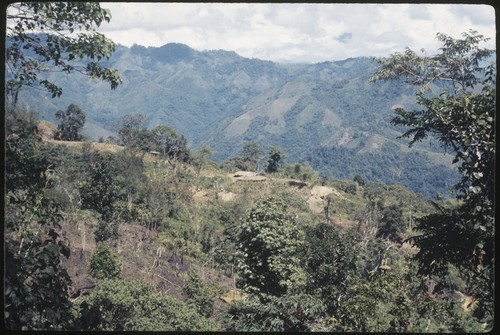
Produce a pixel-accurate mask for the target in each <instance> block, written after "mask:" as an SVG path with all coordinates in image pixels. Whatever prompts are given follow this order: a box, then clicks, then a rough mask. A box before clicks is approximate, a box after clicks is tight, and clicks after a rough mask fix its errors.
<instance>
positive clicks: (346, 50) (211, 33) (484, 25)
mask: <svg viewBox="0 0 500 335" xmlns="http://www.w3.org/2000/svg"><path fill="white" fill-rule="evenodd" d="M101 5H102V7H104V8H108V9H110V11H111V14H112V19H111V22H110V23H109V24H103V25H102V26H101V27H100V28H99V31H100V32H102V33H104V34H105V35H106V36H107V37H109V38H111V39H112V40H113V41H114V42H115V43H119V44H122V45H125V46H132V45H133V44H139V45H143V46H155V47H159V46H162V45H164V44H167V43H170V42H178V43H184V44H187V45H189V46H190V47H192V48H194V49H197V50H214V49H223V50H228V51H235V52H237V53H238V54H239V55H241V56H243V57H248V58H259V59H263V60H271V61H275V62H294V63H299V62H307V63H316V62H322V61H332V60H343V59H346V58H349V57H359V56H389V55H390V54H392V53H394V52H397V51H402V50H403V49H404V48H405V47H410V48H412V49H414V50H420V49H422V48H423V49H425V50H426V51H427V53H428V54H432V53H434V52H436V51H437V48H439V46H440V44H439V42H438V41H437V40H436V33H438V32H441V33H445V34H447V35H450V36H452V37H455V38H459V37H460V36H461V34H462V33H463V32H466V31H469V30H470V29H472V30H476V31H478V32H479V33H481V34H483V35H484V36H486V37H490V38H491V41H490V43H489V45H485V46H486V47H488V48H492V49H495V48H496V45H495V39H496V35H495V34H496V26H495V11H494V8H493V7H491V6H488V5H472V4H469V5H463V4H334V3H332V4H329V3H322V4H307V3H300V4H291V3H288V4H287V3H282V4H281V3H130V2H123V3H106V2H103V3H101Z"/></svg>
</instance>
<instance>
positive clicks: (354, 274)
mask: <svg viewBox="0 0 500 335" xmlns="http://www.w3.org/2000/svg"><path fill="white" fill-rule="evenodd" d="M358 240H359V236H356V234H355V233H353V232H350V231H347V232H343V231H341V230H339V229H338V228H335V226H333V225H330V224H327V223H319V224H318V225H316V226H313V227H309V228H308V229H307V230H306V243H305V244H304V252H303V253H302V255H303V258H304V263H305V269H306V273H307V276H308V280H307V283H308V284H307V292H308V293H310V294H313V295H316V296H318V297H320V298H321V300H322V301H324V304H325V305H326V309H327V312H328V313H330V314H332V315H336V313H337V310H338V308H339V306H340V305H342V304H343V300H344V299H345V297H346V296H347V294H348V291H349V289H350V288H351V287H352V286H353V285H354V284H355V283H357V282H359V281H360V280H361V278H360V276H359V271H358V268H357V263H358V261H357V259H358V254H359V252H360V250H359V247H358V245H357V242H359V241H358Z"/></svg>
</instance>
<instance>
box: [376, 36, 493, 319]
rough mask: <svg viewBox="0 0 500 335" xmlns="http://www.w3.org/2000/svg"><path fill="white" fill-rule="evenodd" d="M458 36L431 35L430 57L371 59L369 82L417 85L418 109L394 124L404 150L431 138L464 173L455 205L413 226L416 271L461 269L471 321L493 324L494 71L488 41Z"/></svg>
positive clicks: (399, 115) (411, 55) (404, 113)
mask: <svg viewBox="0 0 500 335" xmlns="http://www.w3.org/2000/svg"><path fill="white" fill-rule="evenodd" d="M462 37H463V38H462V39H453V38H451V37H449V36H447V35H445V34H440V33H439V34H437V38H438V40H439V41H440V42H442V44H443V47H442V48H441V49H440V53H438V54H436V55H435V56H426V55H424V56H419V55H418V54H416V53H415V52H413V51H411V50H409V49H407V50H406V51H405V52H404V53H396V54H394V55H392V56H391V57H389V58H388V59H377V61H378V62H379V64H380V66H379V69H378V71H377V73H375V75H374V76H373V77H372V78H371V79H372V80H390V79H399V78H403V79H405V81H406V82H408V83H410V84H413V85H418V86H420V88H419V90H418V91H417V94H416V96H417V102H418V103H419V104H420V105H421V106H422V107H423V109H422V110H416V111H407V110H405V109H402V108H399V109H396V111H395V112H396V116H395V117H394V118H393V120H392V123H393V124H396V125H403V126H406V127H409V130H408V131H407V132H405V133H404V134H403V135H402V136H403V137H407V138H411V141H410V145H411V144H413V143H415V142H418V141H422V140H423V139H425V138H426V137H427V136H428V135H430V134H432V135H433V136H435V137H436V138H437V139H438V140H439V141H440V142H441V144H442V146H443V147H444V148H446V149H451V150H452V151H453V152H454V154H455V159H454V163H458V170H459V172H460V173H461V175H462V178H461V180H460V181H459V182H458V183H457V184H456V186H455V190H456V191H457V193H458V196H457V198H458V199H459V200H460V202H461V203H460V205H459V206H457V207H456V208H454V209H451V210H450V209H444V208H439V209H438V212H437V213H436V214H432V215H429V216H426V217H424V218H422V219H420V220H418V221H417V224H416V227H415V229H416V230H417V231H418V232H419V234H418V235H417V236H415V237H412V238H411V239H410V241H411V242H412V243H413V244H415V245H416V246H417V247H418V248H419V252H418V254H417V256H416V257H417V259H418V260H419V261H420V263H421V265H422V266H421V271H420V272H421V273H424V274H440V275H443V274H444V273H446V272H447V268H448V264H453V265H455V266H457V267H458V268H460V269H461V270H462V275H463V276H464V277H466V278H468V281H469V284H470V286H469V287H470V289H471V291H473V292H471V293H473V294H474V295H475V296H476V297H477V298H478V299H479V300H480V301H481V307H480V308H478V309H477V310H476V315H477V316H478V317H479V318H481V319H483V320H490V321H491V320H492V303H493V301H492V299H491V297H492V296H493V295H492V294H491V293H492V291H493V282H492V274H493V268H494V230H495V229H494V223H495V220H494V208H493V206H494V184H495V183H494V180H495V178H494V177H495V168H494V163H495V130H494V128H495V127H494V118H495V111H496V98H495V97H496V89H495V83H496V76H495V71H496V70H495V69H496V65H495V63H490V65H487V64H488V61H489V59H490V57H491V56H492V55H493V53H494V51H493V50H489V49H485V48H480V44H481V43H483V42H485V41H487V40H488V39H487V38H485V37H484V36H483V35H480V34H478V33H477V32H475V31H469V32H468V33H464V34H462ZM493 62H494V60H493ZM436 82H437V83H439V82H440V83H451V87H450V88H449V89H448V90H447V91H444V92H442V93H440V94H439V95H435V94H433V92H431V91H430V84H432V83H436ZM478 87H479V88H480V89H478ZM438 207H439V206H438Z"/></svg>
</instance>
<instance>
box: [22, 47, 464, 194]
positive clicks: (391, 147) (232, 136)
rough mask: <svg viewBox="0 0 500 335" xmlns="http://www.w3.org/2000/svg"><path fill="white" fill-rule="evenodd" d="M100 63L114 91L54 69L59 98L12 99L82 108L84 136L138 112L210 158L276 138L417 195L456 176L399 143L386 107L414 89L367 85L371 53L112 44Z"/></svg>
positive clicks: (35, 94) (441, 162)
mask: <svg viewBox="0 0 500 335" xmlns="http://www.w3.org/2000/svg"><path fill="white" fill-rule="evenodd" d="M106 63H107V64H106V66H110V67H113V68H116V69H118V70H119V72H120V74H121V76H122V79H123V84H122V85H120V86H119V87H118V88H117V89H116V90H115V91H111V90H110V88H109V85H108V84H105V83H102V82H99V81H94V80H91V79H88V78H86V77H83V76H78V75H75V74H71V75H65V74H60V73H59V74H55V73H54V74H50V76H51V78H50V80H53V81H54V82H56V83H57V84H58V85H60V86H61V87H63V94H62V96H61V97H60V98H56V99H51V98H50V97H48V96H47V95H45V94H44V93H43V92H40V91H37V90H28V89H26V90H24V91H23V92H22V93H21V96H20V101H21V103H27V104H28V105H29V106H30V108H32V109H34V110H36V111H37V113H38V116H39V117H40V118H43V119H47V120H49V121H53V122H55V123H56V121H55V118H54V114H55V112H56V111H57V110H59V109H65V108H66V107H67V106H68V105H69V104H71V103H74V104H76V105H78V106H80V107H81V108H82V110H83V111H84V112H85V113H86V115H87V125H86V128H85V131H86V134H87V136H89V137H91V138H96V139H97V138H98V137H104V138H106V137H107V136H109V135H114V134H115V130H116V129H115V126H116V125H117V124H118V122H119V120H120V119H121V118H122V117H123V116H125V115H127V114H142V115H144V116H145V119H146V122H147V125H148V126H149V127H154V126H155V125H158V124H166V125H169V126H171V127H172V128H174V129H175V130H176V131H177V132H178V133H180V134H182V135H184V136H185V137H186V139H187V140H188V142H189V144H190V146H191V147H192V148H193V149H196V148H198V147H200V146H201V145H202V144H208V145H209V146H210V147H212V148H213V149H214V155H213V156H212V159H214V160H216V161H218V162H222V161H224V160H226V159H228V158H229V157H232V156H235V155H238V154H239V153H240V152H241V149H242V147H243V145H244V144H245V143H247V142H252V141H253V142H256V143H257V144H259V145H260V146H262V147H263V148H264V149H265V150H266V151H267V150H268V149H269V148H271V147H273V146H279V147H280V148H281V149H282V150H283V151H284V152H285V153H286V154H287V155H288V159H287V162H288V163H293V162H297V163H301V164H303V163H306V162H308V163H309V164H311V165H312V167H313V168H315V169H316V170H317V171H318V172H320V174H321V175H323V176H324V177H328V178H345V179H352V178H353V176H354V175H356V174H359V175H361V176H362V177H363V178H365V179H366V180H374V179H380V180H381V181H383V182H386V183H401V184H403V185H405V186H407V187H409V188H411V189H413V190H414V191H416V192H421V193H423V194H424V195H426V196H427V197H434V196H436V194H438V193H440V194H444V195H446V192H447V190H448V188H449V187H450V186H452V185H453V184H454V183H455V182H456V181H457V179H456V178H457V173H456V171H454V170H453V169H451V159H450V157H449V156H447V155H445V154H443V153H442V152H441V151H440V148H439V147H438V146H437V145H435V146H430V145H428V144H427V143H423V144H422V145H416V146H415V147H413V148H411V149H408V147H407V142H406V141H404V140H397V137H398V136H399V135H401V134H402V132H403V129H401V128H396V127H394V126H391V125H390V119H391V117H392V116H393V114H392V109H393V108H395V107H405V108H410V109H411V108H414V107H417V106H415V104H414V90H415V88H413V87H409V86H407V85H405V84H403V83H402V82H376V83H369V82H368V78H369V77H370V76H371V75H372V74H373V73H374V71H375V70H376V63H375V62H374V61H373V60H372V59H371V58H367V57H364V58H351V59H347V60H343V61H332V62H323V63H318V64H278V63H273V62H270V61H263V60H258V59H248V58H243V57H240V56H239V55H237V54H236V53H235V52H231V51H223V50H214V51H196V50H194V49H192V48H190V47H189V46H186V45H183V44H177V43H170V44H166V45H164V46H162V47H160V48H152V47H149V48H146V47H142V46H139V45H134V46H133V47H131V48H127V47H124V46H121V45H118V46H117V49H116V52H115V53H114V55H113V56H112V58H111V59H110V60H109V61H107V62H106ZM435 144H437V143H435Z"/></svg>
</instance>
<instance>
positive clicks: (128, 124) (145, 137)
mask: <svg viewBox="0 0 500 335" xmlns="http://www.w3.org/2000/svg"><path fill="white" fill-rule="evenodd" d="M117 127H118V135H119V136H120V140H121V142H122V143H123V145H124V146H125V147H127V148H129V149H131V150H132V151H134V152H137V151H141V152H143V154H144V153H145V152H147V151H149V150H152V147H153V136H152V134H151V132H150V131H149V130H148V129H147V128H146V126H145V119H144V115H142V114H128V115H125V116H124V117H122V119H121V120H120V123H119V124H118V126H117Z"/></svg>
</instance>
